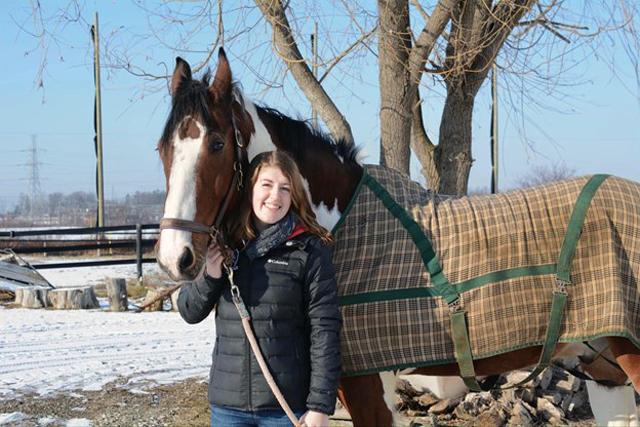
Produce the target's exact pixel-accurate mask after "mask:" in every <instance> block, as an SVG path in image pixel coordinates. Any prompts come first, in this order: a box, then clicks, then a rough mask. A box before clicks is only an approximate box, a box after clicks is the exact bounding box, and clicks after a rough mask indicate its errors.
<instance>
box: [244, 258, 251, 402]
mask: <svg viewBox="0 0 640 427" xmlns="http://www.w3.org/2000/svg"><path fill="white" fill-rule="evenodd" d="M248 266H249V268H247V270H248V271H249V281H248V282H247V283H249V284H251V280H252V278H253V272H252V271H251V263H249V264H248ZM247 301H248V303H247V311H248V310H249V306H250V305H251V285H249V286H247ZM249 314H251V313H249ZM244 346H245V355H246V356H247V372H248V375H249V410H250V411H253V398H252V397H253V396H252V395H253V391H252V387H251V383H252V382H253V372H252V369H251V347H250V346H249V339H248V338H247V337H245V338H244Z"/></svg>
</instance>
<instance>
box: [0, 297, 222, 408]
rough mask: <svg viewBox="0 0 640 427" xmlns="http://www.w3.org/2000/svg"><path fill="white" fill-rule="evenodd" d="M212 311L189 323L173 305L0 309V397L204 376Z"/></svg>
mask: <svg viewBox="0 0 640 427" xmlns="http://www.w3.org/2000/svg"><path fill="white" fill-rule="evenodd" d="M214 339H215V331H214V323H213V316H209V318H207V319H206V320H205V321H203V322H201V323H200V324H197V325H188V324H187V323H185V322H184V321H183V320H182V319H181V318H180V315H179V314H178V313H176V312H151V313H132V312H125V313H112V312H107V311H102V310H42V309H40V310H30V309H0V398H1V399H6V398H13V397H15V396H18V395H21V394H24V393H37V394H40V395H48V394H53V393H56V392H60V391H68V390H73V389H81V390H100V389H101V388H102V386H103V385H104V384H106V383H108V382H111V381H113V380H115V379H117V378H121V377H127V378H129V383H128V384H127V388H130V389H134V390H135V389H137V388H140V387H142V388H143V387H145V386H146V385H152V384H154V383H171V382H175V381H178V380H182V379H185V378H189V377H202V378H203V379H204V378H206V375H207V373H208V370H209V366H210V362H211V349H212V346H213V342H214Z"/></svg>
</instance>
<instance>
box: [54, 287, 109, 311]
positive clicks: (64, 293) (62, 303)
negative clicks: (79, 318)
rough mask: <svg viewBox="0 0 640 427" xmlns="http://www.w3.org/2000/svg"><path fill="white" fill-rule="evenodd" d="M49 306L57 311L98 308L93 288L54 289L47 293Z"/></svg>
mask: <svg viewBox="0 0 640 427" xmlns="http://www.w3.org/2000/svg"><path fill="white" fill-rule="evenodd" d="M49 300H50V301H51V305H52V306H53V307H54V308H56V309H59V310H65V309H67V310H77V309H90V308H99V307H100V304H99V303H98V299H97V298H96V293H95V292H94V290H93V287H91V286H86V287H84V288H66V289H54V290H51V291H50V292H49Z"/></svg>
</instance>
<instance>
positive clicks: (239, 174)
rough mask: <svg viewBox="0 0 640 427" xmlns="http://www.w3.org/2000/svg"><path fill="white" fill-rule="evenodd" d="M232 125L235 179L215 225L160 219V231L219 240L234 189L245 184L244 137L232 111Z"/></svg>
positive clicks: (186, 220) (184, 220) (230, 185)
mask: <svg viewBox="0 0 640 427" xmlns="http://www.w3.org/2000/svg"><path fill="white" fill-rule="evenodd" d="M231 124H232V126H233V133H234V138H235V141H234V142H235V144H234V146H235V149H234V159H233V179H232V180H231V183H230V184H229V188H228V189H227V193H226V194H225V196H224V199H223V201H222V205H221V206H220V209H219V210H218V213H217V214H216V218H215V220H214V222H213V225H211V226H207V225H204V224H201V223H199V222H196V221H191V220H188V219H180V218H164V217H163V218H162V219H160V231H162V230H166V229H174V230H182V231H189V232H191V233H202V234H208V235H209V236H210V237H211V239H212V240H217V239H218V236H219V235H220V225H221V224H222V219H223V218H224V214H225V213H226V211H227V208H228V207H229V203H230V202H231V197H232V194H233V189H234V187H236V188H237V190H238V191H240V190H242V182H243V171H242V162H243V154H244V152H243V150H242V149H243V144H242V135H241V134H240V131H239V130H238V126H237V124H236V117H235V115H234V114H233V111H231Z"/></svg>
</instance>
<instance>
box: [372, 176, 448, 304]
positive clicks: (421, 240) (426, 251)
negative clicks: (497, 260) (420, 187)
mask: <svg viewBox="0 0 640 427" xmlns="http://www.w3.org/2000/svg"><path fill="white" fill-rule="evenodd" d="M363 181H364V182H363V184H364V185H366V186H367V187H369V189H370V190H371V191H372V192H373V193H374V194H375V195H376V197H378V199H379V200H380V201H381V202H382V204H383V205H384V207H385V208H387V210H388V211H389V212H390V213H391V215H393V216H394V217H396V218H397V219H398V221H400V223H401V224H402V226H403V227H404V228H405V230H407V233H409V235H410V236H411V240H413V243H414V244H415V245H416V247H417V248H418V251H419V252H420V256H421V258H422V263H423V264H424V266H425V267H426V268H427V271H429V275H430V276H431V285H432V286H433V288H434V291H435V292H436V293H437V294H438V295H440V296H441V297H442V298H444V300H445V301H446V302H447V304H452V303H453V302H455V301H457V300H458V298H459V297H460V295H459V294H458V291H457V290H456V289H455V287H453V286H451V284H450V283H449V281H448V280H447V278H446V277H445V275H444V272H443V271H442V267H441V266H440V262H439V261H438V257H437V256H436V252H435V251H434V250H433V246H431V242H430V241H429V238H428V237H427V236H425V234H424V232H423V231H422V228H421V227H420V226H419V225H418V223H416V222H415V221H414V220H413V218H411V216H410V215H409V214H408V213H407V211H406V210H405V209H404V208H403V207H402V206H400V205H399V204H398V203H397V202H396V201H395V200H393V197H391V195H390V194H389V192H388V191H387V190H386V189H385V188H384V187H383V186H382V185H381V184H380V183H379V182H378V181H376V179H375V178H373V177H372V176H371V175H368V174H367V176H366V177H364V178H363Z"/></svg>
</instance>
